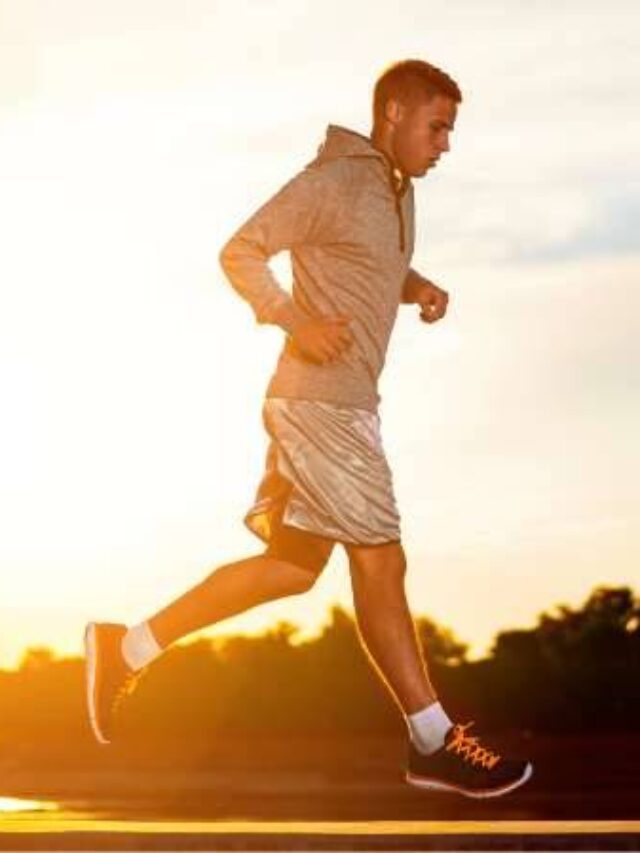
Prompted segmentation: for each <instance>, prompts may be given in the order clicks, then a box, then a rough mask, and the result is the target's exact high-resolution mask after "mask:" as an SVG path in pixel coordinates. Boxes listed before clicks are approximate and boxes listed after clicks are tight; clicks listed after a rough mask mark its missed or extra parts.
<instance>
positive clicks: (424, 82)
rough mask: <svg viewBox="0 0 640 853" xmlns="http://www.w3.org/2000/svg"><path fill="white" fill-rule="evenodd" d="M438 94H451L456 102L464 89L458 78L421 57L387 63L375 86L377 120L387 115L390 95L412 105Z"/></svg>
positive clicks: (374, 114) (374, 102)
mask: <svg viewBox="0 0 640 853" xmlns="http://www.w3.org/2000/svg"><path fill="white" fill-rule="evenodd" d="M435 95H443V96H444V97H445V98H451V100H452V101H455V102H456V103H457V104H459V103H460V101H462V93H461V92H460V89H459V88H458V84H457V83H456V82H455V80H452V79H451V77H449V75H448V74H445V72H444V71H442V70H441V69H440V68H436V66H435V65H431V64H430V63H429V62H424V61H423V60H422V59H404V60H402V61H401V62H394V63H393V65H390V66H388V68H386V69H385V70H384V71H383V72H382V74H381V75H380V76H379V77H378V79H377V80H376V84H375V87H374V90H373V120H374V123H377V122H380V121H382V119H383V118H384V108H385V105H386V103H387V101H388V100H389V98H397V99H398V100H399V101H401V102H402V103H403V104H409V105H413V104H415V103H419V102H420V101H425V100H426V101H429V100H431V98H433V97H434V96H435Z"/></svg>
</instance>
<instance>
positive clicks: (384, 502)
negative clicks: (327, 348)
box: [244, 397, 400, 545]
mask: <svg viewBox="0 0 640 853" xmlns="http://www.w3.org/2000/svg"><path fill="white" fill-rule="evenodd" d="M262 417H263V423H264V426H265V429H266V430H267V433H268V434H269V436H270V438H271V441H270V443H269V446H268V449H267V458H266V464H265V473H264V476H263V478H262V480H261V482H260V485H259V486H258V489H257V492H256V495H255V500H254V503H253V505H252V507H251V508H250V509H249V511H248V512H247V513H246V515H245V517H244V523H245V525H246V526H247V527H248V529H249V530H250V531H251V532H252V533H255V534H256V536H258V537H259V538H260V539H262V540H263V541H265V542H269V541H270V539H271V536H272V535H273V532H274V526H275V525H276V524H279V523H283V524H284V525H289V526H292V527H296V528H299V529H301V530H307V531H310V532H311V533H317V534H320V535H321V536H325V537H327V538H329V539H332V540H334V541H336V542H346V543H354V544H365V545H381V544H383V543H386V542H399V541H400V515H399V512H398V507H397V504H396V500H395V496H394V490H393V478H392V473H391V469H390V468H389V465H388V463H387V460H386V457H385V454H384V450H383V447H382V437H381V433H380V417H379V415H378V413H376V412H371V411H368V410H367V409H358V408H355V407H353V406H338V405H335V404H333V403H326V402H321V401H317V400H297V399H289V398H285V397H269V398H267V399H265V400H264V403H263V408H262Z"/></svg>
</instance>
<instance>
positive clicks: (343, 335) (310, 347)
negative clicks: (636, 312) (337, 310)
mask: <svg viewBox="0 0 640 853" xmlns="http://www.w3.org/2000/svg"><path fill="white" fill-rule="evenodd" d="M349 323H350V318H349V317H345V316H344V315H342V314H339V315H337V316H335V317H323V318H322V319H320V320H309V321H308V322H303V323H300V324H299V325H298V326H296V327H295V328H294V330H293V332H292V333H291V342H292V347H291V349H292V351H293V354H294V355H298V356H301V357H302V358H305V359H308V360H309V361H312V362H314V364H326V363H328V362H330V361H333V360H334V359H337V358H339V357H340V356H341V355H342V353H343V352H344V351H345V350H347V349H348V348H349V347H350V346H351V345H352V344H353V333H352V331H351V329H350V328H349V325H348V324H349Z"/></svg>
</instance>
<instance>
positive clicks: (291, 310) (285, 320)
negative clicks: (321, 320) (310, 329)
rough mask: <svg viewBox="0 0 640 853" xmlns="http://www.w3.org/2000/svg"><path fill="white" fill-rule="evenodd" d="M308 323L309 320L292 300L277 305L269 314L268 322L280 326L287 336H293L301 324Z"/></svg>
mask: <svg viewBox="0 0 640 853" xmlns="http://www.w3.org/2000/svg"><path fill="white" fill-rule="evenodd" d="M308 321H309V318H308V317H307V316H306V314H304V313H303V312H302V311H301V310H300V309H299V308H298V307H297V305H296V304H295V302H294V301H293V300H292V299H289V300H288V301H287V302H283V303H282V304H281V305H278V307H277V308H274V309H273V310H272V312H271V321H270V322H272V323H275V325H277V326H280V328H282V329H284V330H285V332H287V334H289V335H291V334H293V333H294V332H295V330H296V329H297V328H298V327H299V326H300V325H301V324H302V323H307V322H308Z"/></svg>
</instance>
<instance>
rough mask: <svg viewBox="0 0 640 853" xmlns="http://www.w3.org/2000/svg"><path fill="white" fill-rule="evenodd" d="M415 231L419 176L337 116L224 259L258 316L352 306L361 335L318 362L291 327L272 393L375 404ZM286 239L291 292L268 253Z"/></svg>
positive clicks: (278, 318)
mask: <svg viewBox="0 0 640 853" xmlns="http://www.w3.org/2000/svg"><path fill="white" fill-rule="evenodd" d="M414 240H415V226H414V196H413V185H412V183H411V181H410V179H408V178H407V177H403V176H401V175H399V174H398V173H397V172H396V171H394V169H393V166H392V163H391V161H390V160H389V158H388V157H387V155H386V154H385V153H383V152H382V151H379V150H378V149H376V148H374V147H373V145H372V143H371V140H370V139H369V138H368V137H366V136H362V135H361V134H359V133H356V132H355V131H352V130H348V129H347V128H343V127H339V126H337V125H329V126H328V128H327V133H326V139H325V141H324V143H323V144H322V145H321V146H320V148H319V152H318V155H317V157H316V158H315V159H314V160H312V161H311V162H310V163H309V164H308V165H307V166H306V167H305V168H304V169H303V170H302V171H301V172H299V173H298V174H297V175H296V176H295V177H294V178H293V179H292V180H290V181H289V182H288V183H287V184H285V186H284V187H283V188H282V189H281V190H280V191H279V192H277V193H276V194H275V195H274V196H273V197H272V198H271V199H270V200H269V201H268V202H267V203H266V204H265V205H263V206H262V207H261V208H260V209H259V210H258V211H257V212H256V213H255V214H254V215H253V216H252V217H250V219H248V220H247V221H246V222H245V223H244V225H242V226H241V227H240V229H239V230H238V231H237V232H236V233H235V234H234V235H233V236H232V238H231V239H230V240H229V241H228V242H227V244H226V245H225V246H224V247H223V249H222V251H221V253H220V262H221V264H222V266H223V269H224V271H225V273H226V274H227V276H228V278H229V280H230V281H231V283H232V285H233V287H234V288H235V289H236V290H237V291H238V293H239V294H240V295H241V296H242V297H243V298H244V299H246V300H247V301H248V302H249V303H250V305H251V307H252V308H253V311H254V314H255V317H256V320H257V322H258V323H276V324H278V325H280V326H282V327H283V328H284V329H285V330H289V331H290V330H291V323H292V322H293V321H294V320H295V319H299V318H304V317H307V318H314V317H316V318H319V317H324V316H330V315H336V314H344V315H347V316H348V317H350V318H351V323H350V327H351V330H352V332H353V336H354V343H353V345H352V346H351V347H350V348H349V349H348V350H346V351H345V352H344V353H343V354H342V355H341V357H340V358H338V359H336V360H334V361H332V362H329V363H326V364H314V363H313V362H311V361H309V360H308V359H305V358H304V357H303V356H302V355H301V354H300V353H298V352H296V348H295V346H294V342H293V340H292V338H291V337H290V336H287V338H286V339H285V343H284V346H283V349H282V351H281V353H280V355H279V358H278V363H277V365H276V369H275V371H274V373H273V375H272V377H271V379H270V381H269V384H268V386H267V389H266V396H267V397H289V398H298V399H307V400H321V401H326V402H329V403H336V404H341V405H350V406H356V407H360V408H364V409H368V410H370V411H377V409H378V406H379V403H380V395H379V393H378V378H379V376H380V373H381V372H382V368H383V366H384V362H385V357H386V352H387V347H388V344H389V339H390V336H391V332H392V330H393V326H394V323H395V320H396V315H397V311H398V307H399V305H400V302H401V301H402V293H403V287H404V283H405V279H406V277H407V273H408V271H409V264H410V259H411V256H412V254H413V247H414ZM285 249H288V250H289V252H290V256H291V267H292V273H293V283H292V291H291V295H290V294H289V293H287V291H286V290H285V289H284V288H282V287H281V286H280V284H279V283H278V281H277V280H276V278H275V277H274V275H273V273H272V272H271V270H270V268H269V266H268V260H269V258H271V257H272V256H274V255H276V254H277V253H278V252H280V251H282V250H285Z"/></svg>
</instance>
